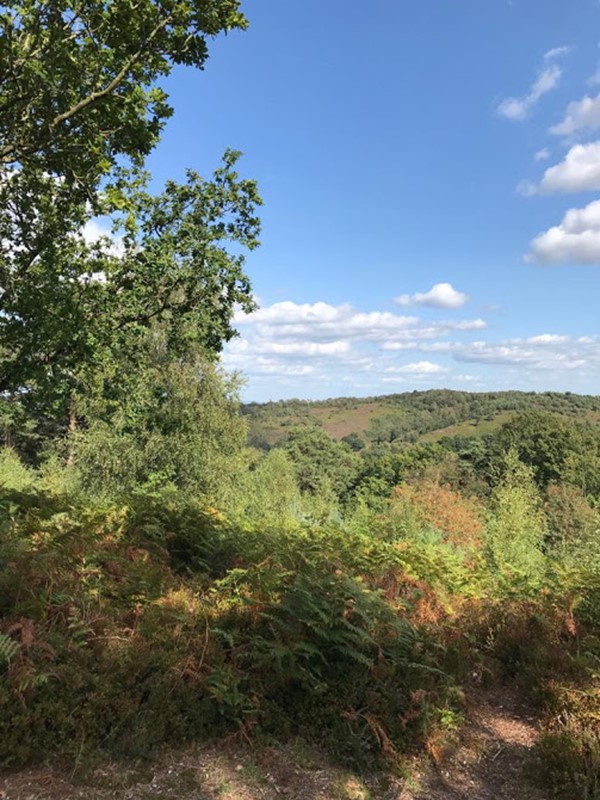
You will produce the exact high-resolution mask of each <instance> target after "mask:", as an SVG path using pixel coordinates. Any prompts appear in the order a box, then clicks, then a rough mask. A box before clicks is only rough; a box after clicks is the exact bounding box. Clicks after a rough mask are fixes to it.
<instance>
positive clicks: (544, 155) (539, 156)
mask: <svg viewBox="0 0 600 800" xmlns="http://www.w3.org/2000/svg"><path fill="white" fill-rule="evenodd" d="M534 158H535V160H536V161H547V160H548V159H549V158H550V150H548V148H547V147H543V148H542V149H541V150H538V151H537V153H536V154H535V155H534Z"/></svg>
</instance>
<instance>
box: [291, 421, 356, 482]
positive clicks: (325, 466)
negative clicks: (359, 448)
mask: <svg viewBox="0 0 600 800" xmlns="http://www.w3.org/2000/svg"><path fill="white" fill-rule="evenodd" d="M282 447H283V449H284V450H285V452H286V453H287V454H288V455H289V457H290V459H291V460H292V462H293V464H294V466H295V469H296V475H297V478H298V484H299V486H300V489H302V491H305V492H311V493H312V494H319V493H320V492H323V491H325V492H326V491H328V490H330V491H332V492H333V494H334V495H335V496H337V497H341V496H342V495H343V493H344V492H345V491H346V490H347V489H348V488H349V486H350V485H351V483H352V481H353V480H354V479H355V477H356V475H357V473H358V469H359V465H360V461H359V459H358V456H356V455H355V454H354V453H353V452H352V450H351V449H350V447H348V446H347V445H345V444H343V443H340V442H336V441H335V440H334V439H332V438H331V437H330V436H328V435H327V434H326V433H325V431H323V430H321V429H320V428H317V427H304V428H294V429H292V430H291V431H290V435H289V438H288V440H287V441H286V442H285V444H284V445H282Z"/></svg>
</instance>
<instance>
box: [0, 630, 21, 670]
mask: <svg viewBox="0 0 600 800" xmlns="http://www.w3.org/2000/svg"><path fill="white" fill-rule="evenodd" d="M20 649H21V645H20V644H19V643H18V642H17V641H15V639H13V638H12V637H11V636H6V635H5V634H4V633H0V667H6V666H8V665H9V664H10V662H11V661H12V660H13V658H15V656H16V655H17V653H18V652H19V650H20Z"/></svg>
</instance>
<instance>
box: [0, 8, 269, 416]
mask: <svg viewBox="0 0 600 800" xmlns="http://www.w3.org/2000/svg"><path fill="white" fill-rule="evenodd" d="M239 5H240V3H239V0H162V2H159V1H158V0H136V2H135V3H131V2H129V0H111V2H108V0H81V2H61V0H45V1H44V2H38V0H22V2H17V3H14V4H11V5H8V6H2V7H1V8H0V357H1V367H0V392H1V393H2V398H3V400H4V405H5V406H6V404H7V402H8V401H10V403H11V405H10V408H8V409H7V408H4V409H2V414H1V416H2V418H3V419H4V420H8V419H18V418H19V413H17V411H15V401H18V402H17V405H18V406H20V407H24V406H26V407H27V409H28V410H29V412H30V414H32V415H33V416H34V417H35V418H36V419H37V420H38V421H40V420H41V422H42V424H43V425H46V424H47V422H48V421H50V420H56V419H58V418H64V417H65V414H66V412H67V409H68V407H69V406H70V404H71V398H72V396H73V394H74V392H75V391H77V390H79V391H80V392H81V389H82V386H84V385H85V384H86V382H87V383H90V382H91V378H90V372H92V373H93V372H94V370H95V369H96V366H99V367H100V369H101V371H102V373H103V374H104V375H105V376H106V375H108V374H109V373H110V371H111V369H112V371H113V372H119V371H120V372H121V373H122V369H121V368H117V367H115V366H114V365H115V364H116V363H120V361H121V360H122V359H121V356H122V354H123V353H124V352H128V353H129V358H130V359H131V360H133V362H135V359H136V355H135V353H136V349H137V346H138V343H139V342H143V341H144V340H145V336H146V334H147V333H148V331H149V330H150V329H151V328H153V326H155V325H156V324H157V323H160V326H161V330H162V331H163V332H165V331H166V335H167V339H168V342H169V345H170V347H171V349H172V355H173V357H186V353H189V352H191V351H192V350H193V349H194V348H195V347H197V346H204V347H205V348H206V349H207V351H210V352H213V353H214V352H218V350H219V349H220V347H221V345H222V342H223V341H224V340H226V339H227V338H229V337H230V336H231V335H232V334H233V332H232V329H231V326H230V321H231V317H232V314H233V308H234V306H235V305H236V304H240V305H241V306H242V308H244V309H246V310H249V309H250V308H251V307H252V301H251V296H250V287H249V282H248V279H247V277H246V275H245V274H244V271H243V257H242V256H241V255H240V254H239V248H240V246H241V247H242V248H243V247H248V248H252V247H254V246H256V245H257V243H258V242H257V234H258V227H259V225H258V219H257V217H256V215H255V212H254V209H255V206H256V205H257V204H258V203H259V202H260V198H259V197H258V194H257V191H256V186H255V184H254V183H253V182H252V181H242V180H239V179H238V176H237V174H236V173H235V171H234V169H233V167H234V164H235V161H236V159H237V154H236V153H234V152H231V151H228V152H227V153H226V154H225V160H224V165H223V167H222V168H221V169H219V170H217V171H216V173H215V175H214V178H213V180H212V181H206V180H203V179H201V178H200V177H199V176H198V175H196V174H195V173H189V174H188V180H187V183H186V184H184V185H181V186H179V185H177V184H175V183H172V182H171V183H169V184H168V185H167V187H166V189H165V191H164V193H163V194H161V195H160V196H158V197H155V198H153V197H151V196H150V195H149V194H148V193H147V191H146V190H145V186H146V184H147V176H146V175H145V174H144V173H143V165H144V159H145V157H146V156H147V155H148V153H149V152H150V151H151V150H152V148H153V147H154V146H155V145H156V143H157V142H158V139H159V136H160V132H161V130H162V128H163V126H164V124H165V122H166V120H167V119H168V117H169V116H170V115H171V113H172V109H171V108H170V107H169V105H168V102H167V100H168V98H167V95H166V94H165V92H164V90H163V89H161V88H160V86H159V84H158V81H159V80H160V78H161V77H163V76H165V75H167V74H168V73H169V71H170V70H171V68H172V66H173V65H175V64H186V65H192V66H196V67H198V68H202V67H203V65H204V63H205V61H206V58H207V56H208V49H207V40H208V38H210V37H213V36H215V35H217V34H218V33H219V32H221V31H228V30H231V29H233V28H244V27H245V26H246V20H245V18H244V17H243V15H242V14H241V13H240V10H239ZM99 214H102V215H106V216H108V217H109V218H111V219H113V221H115V222H116V223H118V224H120V225H121V230H122V231H124V233H123V239H122V243H121V247H120V250H119V251H118V252H117V251H116V248H115V244H114V242H111V241H110V240H109V239H107V238H101V239H100V240H99V241H97V242H95V243H92V244H90V242H89V241H86V238H85V237H84V236H83V233H82V229H83V227H84V225H85V224H86V222H88V221H89V220H90V219H91V218H93V217H94V216H95V215H99ZM229 245H232V246H233V252H231V251H230V250H228V246H229ZM111 365H112V367H111Z"/></svg>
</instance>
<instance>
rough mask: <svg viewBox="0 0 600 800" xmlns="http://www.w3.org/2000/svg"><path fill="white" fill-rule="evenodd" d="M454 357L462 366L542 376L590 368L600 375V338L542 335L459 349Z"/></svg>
mask: <svg viewBox="0 0 600 800" xmlns="http://www.w3.org/2000/svg"><path fill="white" fill-rule="evenodd" d="M453 356H454V358H455V359H456V360H457V361H462V362H468V363H479V364H488V365H495V366H515V367H519V368H521V369H522V368H523V367H527V369H533V370H540V371H542V372H545V371H547V372H554V371H560V372H562V371H566V372H573V371H575V370H583V369H586V368H587V369H589V370H590V371H593V372H596V371H597V369H598V367H600V337H598V336H591V337H580V338H571V337H569V336H560V335H554V334H542V335H540V336H532V337H530V338H528V339H509V340H507V341H504V342H498V343H494V342H472V343H470V344H465V345H462V344H461V345H456V346H455V348H454V351H453Z"/></svg>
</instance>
